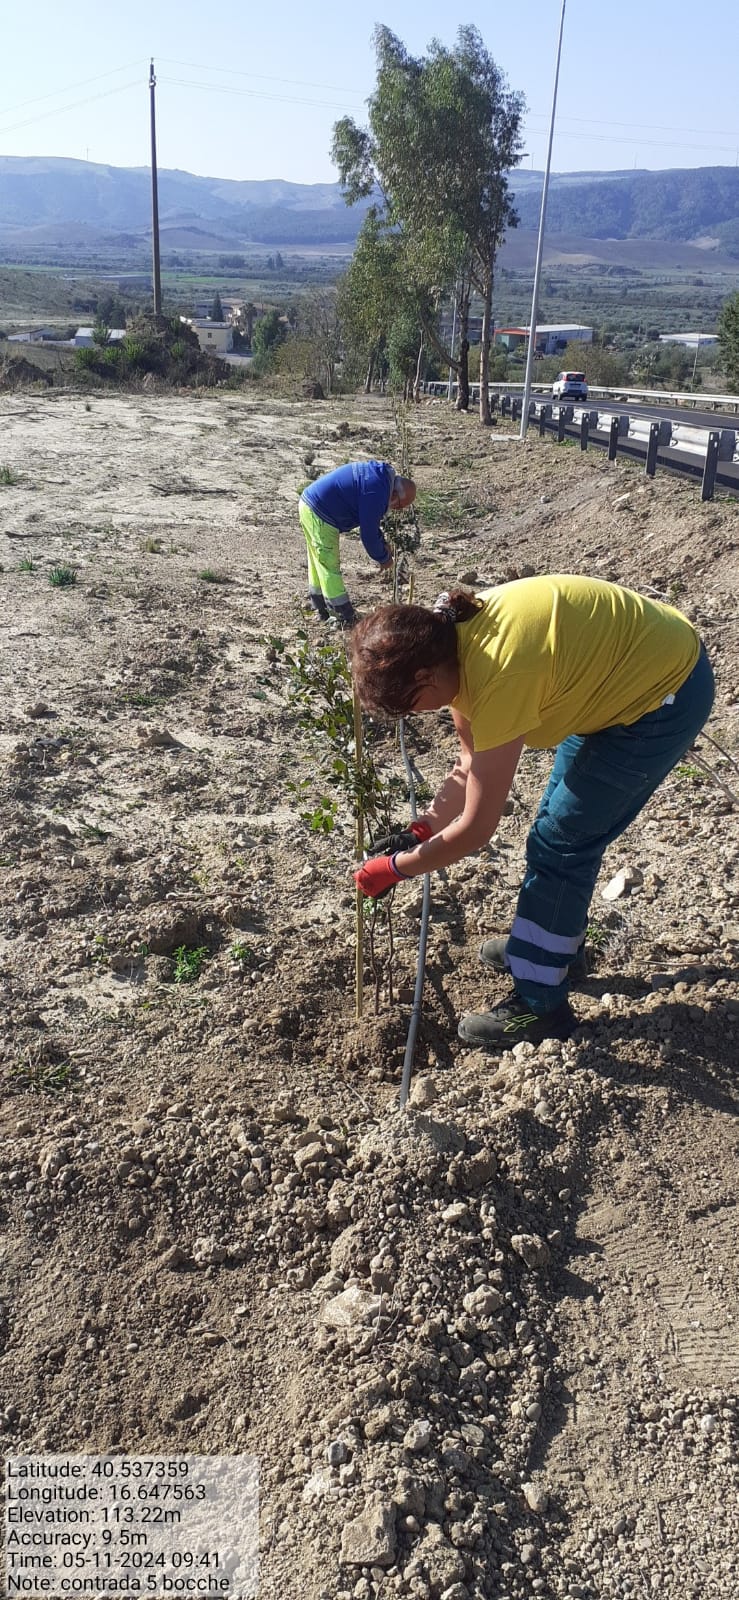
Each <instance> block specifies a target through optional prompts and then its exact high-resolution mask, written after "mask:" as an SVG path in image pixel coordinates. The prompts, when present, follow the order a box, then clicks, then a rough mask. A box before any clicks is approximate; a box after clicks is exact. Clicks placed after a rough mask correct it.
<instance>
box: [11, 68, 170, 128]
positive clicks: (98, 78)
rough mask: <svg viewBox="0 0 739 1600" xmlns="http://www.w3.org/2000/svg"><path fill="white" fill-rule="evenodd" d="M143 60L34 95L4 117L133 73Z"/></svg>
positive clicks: (14, 107)
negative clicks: (125, 73) (126, 73)
mask: <svg viewBox="0 0 739 1600" xmlns="http://www.w3.org/2000/svg"><path fill="white" fill-rule="evenodd" d="M141 64H142V58H139V60H138V61H128V62H126V64H125V66H123V67H111V69H110V72H96V73H95V75H94V77H92V78H80V80H79V82H78V83H67V84H65V86H64V88H63V89H52V90H51V91H50V93H49V94H37V95H34V97H33V99H32V100H19V101H18V104H17V105H14V106H6V107H5V110H4V112H3V116H10V115H11V114H12V112H14V111H24V110H25V108H26V106H36V105H40V103H41V101H42V100H57V99H58V98H59V96H60V95H62V94H72V92H73V90H74V89H86V88H87V85H88V83H102V82H103V79H104V78H113V77H115V74H116V73H117V72H132V71H133V69H134V67H140V66H141Z"/></svg>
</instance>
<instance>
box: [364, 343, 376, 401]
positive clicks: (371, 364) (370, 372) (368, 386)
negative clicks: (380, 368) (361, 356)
mask: <svg viewBox="0 0 739 1600" xmlns="http://www.w3.org/2000/svg"><path fill="white" fill-rule="evenodd" d="M374 375H375V352H374V350H370V358H369V361H368V362H367V376H366V378H365V380H364V392H365V394H371V393H372V379H373V378H374Z"/></svg>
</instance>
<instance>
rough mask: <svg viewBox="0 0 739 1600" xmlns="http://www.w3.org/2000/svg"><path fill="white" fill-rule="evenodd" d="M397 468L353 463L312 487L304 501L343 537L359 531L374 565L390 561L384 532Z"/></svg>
mask: <svg viewBox="0 0 739 1600" xmlns="http://www.w3.org/2000/svg"><path fill="white" fill-rule="evenodd" d="M394 479H395V468H394V467H391V465H390V462H389V461H349V462H347V464H346V466H345V467H337V468H336V471H335V472H327V473H325V475H324V476H323V477H322V478H317V479H316V481H315V483H309V484H308V487H307V488H306V489H304V490H303V493H302V495H301V499H302V500H304V501H305V503H306V505H309V506H310V508H311V511H313V512H314V513H315V515H316V516H317V517H320V519H321V521H322V522H328V523H329V525H330V526H331V527H332V528H338V530H339V533H348V532H349V530H350V529H351V528H359V534H360V538H361V540H362V544H363V545H364V548H365V550H366V551H367V554H368V556H371V557H372V560H373V561H380V562H382V561H388V560H389V559H390V551H389V549H388V547H387V545H386V543H385V540H384V539H383V536H382V534H381V532H380V523H381V521H382V518H383V517H384V516H385V515H386V513H387V509H388V506H389V504H390V496H391V494H392V492H393V482H394Z"/></svg>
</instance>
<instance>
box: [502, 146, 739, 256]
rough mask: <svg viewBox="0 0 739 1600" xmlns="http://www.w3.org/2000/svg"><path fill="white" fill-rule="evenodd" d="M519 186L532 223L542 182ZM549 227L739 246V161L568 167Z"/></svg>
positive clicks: (557, 182) (556, 188) (555, 186)
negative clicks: (631, 168) (662, 167)
mask: <svg viewBox="0 0 739 1600" xmlns="http://www.w3.org/2000/svg"><path fill="white" fill-rule="evenodd" d="M517 189H518V193H517V199H516V205H517V209H518V213H519V216H520V219H521V225H522V227H528V228H533V227H535V226H536V220H537V217H538V210H539V206H540V203H541V185H540V183H537V185H536V189H535V190H534V188H533V186H532V187H528V188H526V189H522V187H521V185H520V182H519V183H518V184H517ZM547 229H548V231H550V232H551V233H578V234H585V235H587V237H588V238H591V239H672V240H682V241H684V242H686V243H695V242H697V241H699V240H700V241H701V242H702V241H708V240H714V241H715V243H716V245H718V246H723V247H724V248H728V249H730V250H731V251H732V252H734V251H736V252H737V253H739V168H737V167H693V168H687V169H686V170H684V171H683V170H675V171H674V172H669V171H667V172H611V173H602V172H601V173H598V172H591V173H587V172H582V173H574V172H571V173H567V174H566V175H565V174H562V175H560V176H558V177H556V178H555V179H554V180H553V182H552V185H551V188H550V191H549V198H548V201H547Z"/></svg>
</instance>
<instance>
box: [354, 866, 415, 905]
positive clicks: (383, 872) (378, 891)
mask: <svg viewBox="0 0 739 1600" xmlns="http://www.w3.org/2000/svg"><path fill="white" fill-rule="evenodd" d="M404 877H405V873H403V872H398V869H397V867H396V866H395V864H394V862H393V858H392V856H370V858H369V860H368V861H365V862H363V864H362V866H361V867H360V868H359V870H358V872H355V874H354V881H355V883H356V884H358V886H359V888H360V889H361V891H362V894H364V895H367V897H368V898H369V899H370V900H377V899H378V898H379V897H380V895H384V894H387V893H388V892H389V890H390V889H394V888H395V885H396V883H401V882H402V881H403V879H404Z"/></svg>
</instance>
